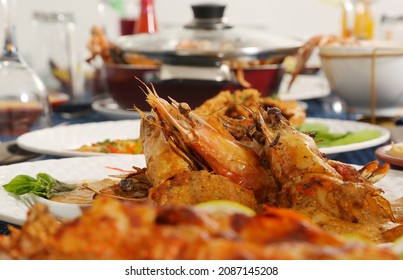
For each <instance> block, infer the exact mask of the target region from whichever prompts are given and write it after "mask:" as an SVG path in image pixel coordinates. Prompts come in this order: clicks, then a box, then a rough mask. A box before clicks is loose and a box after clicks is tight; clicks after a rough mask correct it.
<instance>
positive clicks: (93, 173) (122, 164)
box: [0, 155, 145, 225]
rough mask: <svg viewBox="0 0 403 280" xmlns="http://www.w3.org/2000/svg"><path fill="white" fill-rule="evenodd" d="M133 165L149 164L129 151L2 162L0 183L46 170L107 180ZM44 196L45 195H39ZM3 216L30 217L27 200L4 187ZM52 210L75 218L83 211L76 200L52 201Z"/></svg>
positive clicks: (0, 195) (67, 178) (73, 178)
mask: <svg viewBox="0 0 403 280" xmlns="http://www.w3.org/2000/svg"><path fill="white" fill-rule="evenodd" d="M132 166H137V167H145V160H144V156H142V155H125V156H120V157H114V156H103V157H85V158H80V157H77V158H65V159H53V160H43V161H35V162H24V163H17V164H12V165H6V166H0V186H3V185H4V184H6V183H8V182H9V181H10V180H11V179H13V178H14V177H15V176H17V175H20V174H25V175H30V176H33V177H35V176H36V174H37V173H39V172H44V173H47V174H49V175H51V176H53V177H54V178H56V179H58V180H60V181H62V182H66V183H69V182H80V181H85V180H103V179H105V178H108V177H109V176H110V175H116V174H122V171H119V170H115V169H112V168H110V167H114V168H120V169H122V170H132ZM39 200H41V199H39ZM0 205H1V207H0V220H3V221H7V222H10V223H13V224H17V225H20V224H22V223H23V222H24V221H25V219H26V213H27V211H28V207H27V206H26V205H25V203H24V202H22V201H21V200H19V199H18V198H16V197H15V196H14V195H11V194H9V193H8V192H6V191H5V190H4V188H3V187H0ZM47 205H49V206H50V211H51V213H53V214H55V215H57V216H59V217H65V218H73V217H75V216H77V215H79V214H80V213H81V211H80V207H79V206H78V205H76V204H67V203H59V202H48V203H47Z"/></svg>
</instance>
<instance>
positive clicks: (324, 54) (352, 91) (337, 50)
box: [319, 41, 403, 113]
mask: <svg viewBox="0 0 403 280" xmlns="http://www.w3.org/2000/svg"><path fill="white" fill-rule="evenodd" d="M319 55H320V57H321V65H322V69H323V72H324V73H325V75H326V77H327V80H328V82H329V84H330V87H331V89H332V91H333V92H334V93H335V94H337V95H339V96H340V97H342V98H343V99H344V100H345V101H346V102H347V104H348V105H349V106H351V107H352V108H353V109H355V110H357V111H359V112H361V113H362V112H368V111H369V109H370V108H371V99H372V98H371V93H372V89H374V93H375V96H376V98H375V104H376V108H377V109H379V110H384V111H385V109H393V108H396V107H399V106H402V105H403V79H402V78H401V76H400V72H401V69H402V68H403V44H397V43H394V42H390V41H389V42H386V41H385V42H381V41H379V42H378V41H367V42H361V43H360V45H358V46H351V45H343V46H324V47H322V48H320V52H319Z"/></svg>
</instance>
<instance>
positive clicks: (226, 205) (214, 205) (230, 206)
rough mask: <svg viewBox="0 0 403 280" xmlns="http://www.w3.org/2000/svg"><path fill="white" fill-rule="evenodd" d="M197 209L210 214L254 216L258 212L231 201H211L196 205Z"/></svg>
mask: <svg viewBox="0 0 403 280" xmlns="http://www.w3.org/2000/svg"><path fill="white" fill-rule="evenodd" d="M196 208H198V209H201V210H203V211H205V212H207V213H210V214H236V213H237V214H244V215H247V216H254V215H255V214H256V212H255V211H254V210H253V209H251V208H249V207H247V206H245V205H243V204H240V203H238V202H234V201H230V200H210V201H206V202H202V203H199V204H196Z"/></svg>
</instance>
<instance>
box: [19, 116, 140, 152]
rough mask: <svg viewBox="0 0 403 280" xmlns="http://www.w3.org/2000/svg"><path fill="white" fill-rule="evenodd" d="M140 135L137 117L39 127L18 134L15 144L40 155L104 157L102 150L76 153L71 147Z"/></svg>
mask: <svg viewBox="0 0 403 280" xmlns="http://www.w3.org/2000/svg"><path fill="white" fill-rule="evenodd" d="M139 136H140V120H120V121H106V122H97V123H85V124H73V125H66V126H56V127H52V128H45V129H40V130H36V131H32V132H28V133H26V134H23V135H21V136H19V137H18V138H17V144H18V146H19V147H21V148H22V149H25V150H27V151H31V152H35V153H39V154H47V155H55V156H64V157H73V156H81V157H83V156H104V155H105V154H104V153H89V152H88V153H86V152H77V151H73V149H76V148H79V147H81V146H82V145H86V144H87V145H89V144H92V143H95V142H98V141H103V140H107V139H111V140H113V139H121V140H125V139H135V138H138V137H139ZM114 155H117V156H120V154H114Z"/></svg>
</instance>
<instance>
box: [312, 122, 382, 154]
mask: <svg viewBox="0 0 403 280" xmlns="http://www.w3.org/2000/svg"><path fill="white" fill-rule="evenodd" d="M305 122H308V123H309V122H311V123H313V122H314V123H321V124H324V125H327V127H328V128H329V131H330V132H332V133H333V132H334V133H345V132H358V131H362V130H364V129H374V130H378V131H380V132H381V135H380V136H379V137H378V138H375V139H371V140H368V141H364V142H360V143H353V144H348V145H341V146H334V147H325V148H320V151H321V152H323V153H325V154H337V153H344V152H350V151H357V150H361V149H366V148H370V147H374V146H377V145H380V144H383V143H385V142H386V141H388V140H389V138H390V131H389V130H388V129H386V128H383V127H381V126H378V125H373V124H369V123H364V122H356V121H348V120H337V119H322V118H307V119H306V121H305Z"/></svg>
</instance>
